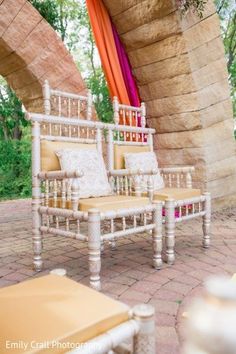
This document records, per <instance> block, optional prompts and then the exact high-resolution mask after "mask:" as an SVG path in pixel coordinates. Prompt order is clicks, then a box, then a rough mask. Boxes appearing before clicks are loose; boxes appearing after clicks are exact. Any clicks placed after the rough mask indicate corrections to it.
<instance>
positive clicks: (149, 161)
mask: <svg viewBox="0 0 236 354" xmlns="http://www.w3.org/2000/svg"><path fill="white" fill-rule="evenodd" d="M124 158H125V168H127V169H129V170H136V169H141V170H143V171H150V170H157V171H158V172H157V174H156V175H154V176H153V187H154V191H155V190H158V189H161V188H164V181H163V178H162V177H161V175H160V172H159V169H158V162H157V159H156V155H155V153H154V152H139V153H126V154H124ZM147 181H148V176H143V177H142V181H141V190H142V191H143V192H144V191H146V190H147Z"/></svg>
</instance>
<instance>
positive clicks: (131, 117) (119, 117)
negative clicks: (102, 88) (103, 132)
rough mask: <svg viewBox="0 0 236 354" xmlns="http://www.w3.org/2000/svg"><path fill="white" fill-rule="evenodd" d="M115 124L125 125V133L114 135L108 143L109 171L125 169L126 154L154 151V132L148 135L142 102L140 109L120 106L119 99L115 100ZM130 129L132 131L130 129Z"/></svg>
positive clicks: (144, 107) (150, 131)
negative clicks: (136, 130)
mask: <svg viewBox="0 0 236 354" xmlns="http://www.w3.org/2000/svg"><path fill="white" fill-rule="evenodd" d="M113 111H114V122H115V124H117V125H118V124H119V125H125V126H127V128H125V131H124V132H123V133H122V132H120V133H119V134H117V135H113V136H112V137H110V138H109V141H108V165H109V170H112V169H124V168H125V163H124V153H129V152H130V153H139V152H147V151H153V134H154V130H149V133H148V134H147V133H146V131H147V130H146V129H145V128H146V106H145V103H144V102H142V103H141V106H140V107H134V106H128V105H124V104H120V103H119V101H118V98H117V97H114V99H113ZM128 127H130V129H129V128H128ZM132 127H136V128H139V132H135V131H132Z"/></svg>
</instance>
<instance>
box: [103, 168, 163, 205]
mask: <svg viewBox="0 0 236 354" xmlns="http://www.w3.org/2000/svg"><path fill="white" fill-rule="evenodd" d="M157 173H158V170H157V169H154V170H142V169H136V170H128V169H122V170H112V171H109V172H108V177H109V180H110V183H111V187H112V189H113V191H114V192H116V193H117V194H125V195H133V194H135V195H136V196H138V197H140V196H141V195H142V188H141V181H142V178H143V177H144V176H147V177H148V180H147V193H148V196H149V198H150V200H152V198H153V176H155V175H157Z"/></svg>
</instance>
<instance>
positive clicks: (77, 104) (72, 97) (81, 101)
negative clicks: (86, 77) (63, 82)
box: [43, 80, 93, 120]
mask: <svg viewBox="0 0 236 354" xmlns="http://www.w3.org/2000/svg"><path fill="white" fill-rule="evenodd" d="M43 101H44V113H45V114H49V115H54V116H59V117H68V118H80V119H87V120H91V118H92V106H93V98H92V94H91V91H90V90H88V92H87V95H86V96H82V95H77V94H74V93H69V92H64V91H60V90H54V89H52V88H51V87H50V85H49V82H48V81H47V80H45V82H44V85H43Z"/></svg>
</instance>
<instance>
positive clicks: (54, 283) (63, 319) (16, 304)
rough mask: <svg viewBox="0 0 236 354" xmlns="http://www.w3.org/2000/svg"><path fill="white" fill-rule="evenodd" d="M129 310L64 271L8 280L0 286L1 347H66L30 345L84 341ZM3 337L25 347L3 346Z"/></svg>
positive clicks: (123, 318)
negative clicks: (10, 282) (13, 281)
mask: <svg viewBox="0 0 236 354" xmlns="http://www.w3.org/2000/svg"><path fill="white" fill-rule="evenodd" d="M128 311H129V308H128V306H126V305H124V304H122V303H120V302H118V301H115V300H113V299H110V298H109V297H107V296H105V295H103V294H101V293H98V292H97V291H95V290H92V289H90V288H88V287H86V286H84V285H81V284H78V283H76V282H75V281H72V280H70V279H68V278H66V277H60V276H57V275H47V276H44V277H41V278H37V279H33V280H29V281H26V282H23V283H20V284H17V285H12V286H9V287H6V288H3V289H1V290H0V333H1V341H0V353H14V354H16V353H22V352H24V353H39V352H40V353H53V354H55V353H64V352H66V351H69V350H70V349H73V347H72V348H69V347H68V348H66V349H67V350H66V349H65V348H64V349H63V348H53V349H51V350H49V349H48V348H36V349H35V348H32V346H36V344H37V343H39V344H40V343H45V342H46V341H60V342H61V343H71V344H72V345H73V343H84V342H86V341H88V340H89V339H91V338H94V337H96V336H98V335H100V334H102V333H104V332H106V331H107V330H109V329H111V328H113V327H115V326H117V325H119V324H121V323H123V322H125V321H127V320H128V318H129V316H128ZM7 341H10V342H16V343H26V344H28V347H27V350H26V351H24V350H23V348H18V349H12V350H11V349H6V347H5V346H6V343H7ZM10 342H8V343H10ZM58 347H59V346H58Z"/></svg>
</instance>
